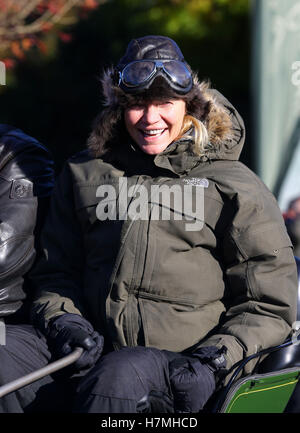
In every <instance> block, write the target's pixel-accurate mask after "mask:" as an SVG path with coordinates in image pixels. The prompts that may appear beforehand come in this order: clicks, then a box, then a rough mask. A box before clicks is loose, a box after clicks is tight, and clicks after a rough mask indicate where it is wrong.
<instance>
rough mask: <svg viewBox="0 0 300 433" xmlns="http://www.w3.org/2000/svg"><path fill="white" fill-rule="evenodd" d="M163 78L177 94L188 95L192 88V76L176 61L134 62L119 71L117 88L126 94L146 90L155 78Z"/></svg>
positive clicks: (184, 66) (183, 64)
mask: <svg viewBox="0 0 300 433" xmlns="http://www.w3.org/2000/svg"><path fill="white" fill-rule="evenodd" d="M159 75H161V76H163V77H164V78H165V79H166V80H167V81H168V83H169V85H170V86H171V88H172V89H174V90H175V91H176V92H177V93H181V94H185V93H188V92H189V91H190V90H191V88H192V86H193V78H192V74H191V72H190V71H189V69H188V68H187V66H186V64H185V63H184V62H180V61H178V60H135V61H134V62H131V63H128V65H126V66H125V68H124V69H123V70H122V71H119V83H118V85H119V87H121V88H122V89H123V90H124V91H127V92H129V93H130V92H132V93H134V92H137V91H139V90H144V89H147V88H149V87H150V86H151V84H152V82H153V81H154V79H155V78H156V77H157V76H159Z"/></svg>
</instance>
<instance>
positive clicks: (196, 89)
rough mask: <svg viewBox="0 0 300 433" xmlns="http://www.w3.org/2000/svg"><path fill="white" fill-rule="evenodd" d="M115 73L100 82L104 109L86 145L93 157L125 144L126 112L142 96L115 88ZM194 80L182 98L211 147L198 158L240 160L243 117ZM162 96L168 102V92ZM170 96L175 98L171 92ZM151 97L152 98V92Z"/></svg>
mask: <svg viewBox="0 0 300 433" xmlns="http://www.w3.org/2000/svg"><path fill="white" fill-rule="evenodd" d="M113 71H114V70H113V69H108V70H106V71H105V72H104V74H103V77H102V80H101V83H102V90H103V98H104V100H103V102H104V104H103V105H104V106H103V109H102V111H101V112H100V114H99V115H98V116H97V118H96V119H95V122H94V125H93V130H92V132H91V134H90V137H89V139H88V142H87V146H88V149H89V151H90V154H91V155H92V156H93V157H99V156H101V155H103V154H104V153H105V152H106V151H107V150H108V149H110V150H112V148H113V146H115V145H116V142H119V141H120V140H124V134H125V135H126V131H125V126H124V122H123V111H124V108H125V107H127V106H129V105H131V104H132V103H133V102H135V101H136V100H137V98H139V96H135V95H128V94H125V93H124V92H123V91H122V90H121V89H120V88H119V87H118V86H117V85H115V84H114V78H113V77H114V72H113ZM193 79H194V86H193V90H192V91H191V92H190V93H189V94H188V95H187V96H185V95H183V96H182V97H181V98H182V99H184V100H185V101H186V103H187V112H188V114H191V115H193V116H194V117H196V118H197V119H199V120H201V121H202V122H203V123H204V125H205V126H206V129H207V131H208V137H209V146H208V147H207V149H206V152H205V154H204V155H203V156H200V157H199V158H200V159H205V160H207V159H212V160H213V159H228V160H238V159H239V156H240V153H241V151H242V148H243V144H244V139H245V127H244V122H243V120H242V118H241V116H240V115H239V113H238V112H237V110H236V109H235V108H234V107H233V106H232V104H230V102H229V101H228V100H227V99H226V98H225V97H224V96H223V95H221V93H219V92H218V91H217V90H215V89H212V88H211V87H210V84H209V83H208V82H207V81H202V82H200V81H199V80H198V78H197V76H196V75H195V74H194V76H193ZM164 90H165V89H164ZM160 95H161V91H160V88H159V86H158V87H157V92H156V96H155V97H156V98H158V99H159V97H160ZM163 95H164V98H165V97H166V92H165V91H164V93H163ZM145 96H146V97H147V95H145V93H144V94H143V96H142V99H145ZM169 96H170V97H175V95H174V94H173V95H172V91H170V95H169ZM151 97H152V98H153V92H151ZM177 98H178V95H177Z"/></svg>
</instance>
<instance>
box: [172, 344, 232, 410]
mask: <svg viewBox="0 0 300 433" xmlns="http://www.w3.org/2000/svg"><path fill="white" fill-rule="evenodd" d="M225 350H226V348H222V349H217V348H216V347H203V348H201V349H199V350H198V351H197V352H195V353H193V354H192V355H190V356H183V357H179V358H176V359H175V360H173V361H171V362H170V364H169V373H170V383H171V388H172V392H173V397H174V408H175V412H183V413H196V412H199V411H200V410H201V409H203V407H204V405H205V403H206V402H207V401H208V399H209V398H210V397H211V395H212V394H213V392H214V391H215V389H216V376H217V374H218V373H219V371H220V370H223V369H224V368H225V366H226V360H225V357H224V352H225Z"/></svg>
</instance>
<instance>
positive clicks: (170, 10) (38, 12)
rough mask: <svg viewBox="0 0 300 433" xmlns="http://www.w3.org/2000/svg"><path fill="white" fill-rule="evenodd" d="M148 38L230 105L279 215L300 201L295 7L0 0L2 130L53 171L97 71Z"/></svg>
mask: <svg viewBox="0 0 300 433" xmlns="http://www.w3.org/2000/svg"><path fill="white" fill-rule="evenodd" d="M147 34H161V35H166V36H169V37H171V38H173V39H174V40H175V41H176V42H177V43H178V44H179V46H180V47H181V49H182V51H183V53H184V55H185V58H186V60H187V61H188V63H189V64H190V65H191V66H192V68H193V69H194V70H196V71H198V75H199V77H200V78H201V79H205V78H209V79H210V81H211V83H212V86H213V87H215V88H217V89H218V90H219V91H220V92H222V93H223V94H224V95H225V96H226V97H227V98H228V99H229V100H230V101H231V102H232V103H233V104H234V105H235V106H236V107H237V109H238V110H239V112H240V113H241V115H242V117H243V118H244V121H245V124H246V130H247V140H246V145H245V146H244V150H243V152H242V156H241V160H242V162H244V163H245V164H246V165H247V166H248V167H250V168H251V169H252V170H253V171H255V172H256V173H257V174H258V175H259V176H260V177H261V178H262V180H263V181H264V182H265V183H266V184H267V186H268V187H269V188H270V189H271V190H272V192H273V193H274V194H275V196H276V197H277V198H278V200H279V204H280V206H281V208H282V211H283V212H286V211H287V208H288V206H289V203H290V201H291V200H292V199H293V198H295V197H296V196H297V195H299V196H300V145H299V143H300V121H299V119H300V1H299V0H252V1H251V0H143V1H140V0H0V60H1V63H0V84H1V85H0V122H1V123H8V124H11V125H13V126H16V127H18V128H21V129H23V130H24V131H25V132H26V133H28V134H30V135H32V136H34V137H36V138H37V139H39V140H40V141H41V142H43V143H44V144H45V145H46V146H47V147H48V148H49V149H50V151H51V152H52V155H53V158H54V160H55V164H56V170H57V173H58V172H59V171H60V169H61V167H62V164H63V162H64V161H65V159H66V158H68V157H69V156H71V155H72V154H74V153H75V152H77V151H79V150H82V149H83V148H84V147H85V142H86V139H87V136H88V134H89V132H90V129H91V123H92V121H93V119H94V117H95V116H96V114H97V113H98V112H99V110H101V88H100V84H99V75H100V72H101V70H102V68H103V67H105V66H110V65H111V64H114V63H115V62H116V61H117V60H118V59H119V57H120V56H121V55H122V54H123V53H124V50H125V48H126V46H127V44H128V42H129V41H130V40H131V39H132V38H134V37H140V36H144V35H147ZM4 69H5V71H4ZM1 71H2V74H1ZM4 72H5V76H4Z"/></svg>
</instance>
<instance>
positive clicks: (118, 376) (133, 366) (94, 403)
mask: <svg viewBox="0 0 300 433" xmlns="http://www.w3.org/2000/svg"><path fill="white" fill-rule="evenodd" d="M178 356H181V355H180V354H178V353H173V352H169V351H166V350H158V349H155V348H146V347H140V346H139V347H135V348H127V347H124V348H122V349H121V350H120V351H117V352H110V353H108V354H106V355H104V356H102V357H101V358H100V359H99V361H98V362H97V364H96V365H95V366H94V368H93V369H91V370H90V371H89V372H88V373H87V374H86V375H85V376H84V377H83V378H82V379H81V381H80V382H79V385H78V387H77V392H76V397H75V406H74V411H75V412H81V413H83V412H85V413H137V412H144V411H145V412H147V410H144V408H143V404H141V403H142V402H143V400H144V398H145V397H146V398H147V396H149V394H150V395H151V394H152V397H151V400H152V406H151V407H150V408H149V409H150V410H149V411H153V407H155V406H156V407H157V411H158V412H172V409H171V406H172V392H171V386H170V381H169V367H168V364H169V361H170V360H172V359H174V358H175V357H178ZM153 394H154V396H153ZM153 401H154V403H153ZM165 403H167V404H165Z"/></svg>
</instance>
